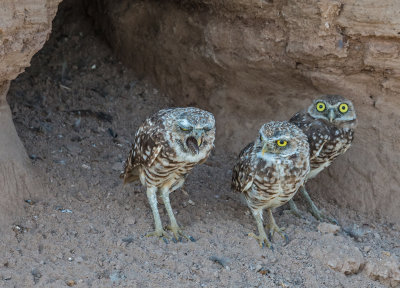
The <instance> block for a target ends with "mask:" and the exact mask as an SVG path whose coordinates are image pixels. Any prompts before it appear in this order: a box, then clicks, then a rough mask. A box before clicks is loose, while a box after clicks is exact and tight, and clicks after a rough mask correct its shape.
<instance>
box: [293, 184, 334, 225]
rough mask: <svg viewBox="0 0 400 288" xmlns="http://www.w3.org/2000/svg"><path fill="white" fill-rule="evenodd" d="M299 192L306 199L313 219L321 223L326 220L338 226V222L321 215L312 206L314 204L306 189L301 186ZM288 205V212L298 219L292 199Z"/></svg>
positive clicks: (314, 206)
mask: <svg viewBox="0 0 400 288" xmlns="http://www.w3.org/2000/svg"><path fill="white" fill-rule="evenodd" d="M299 191H300V192H301V194H302V195H303V196H304V198H305V199H306V201H307V203H308V204H309V205H310V209H311V211H310V212H311V214H312V215H313V216H314V218H315V219H317V220H318V221H323V220H324V219H326V220H328V221H329V222H331V223H333V224H336V225H338V222H337V221H336V220H335V219H334V218H331V217H329V216H327V215H325V214H324V213H322V212H321V211H320V210H319V209H318V207H317V206H316V205H315V204H314V202H313V201H312V200H311V197H310V195H309V194H308V192H307V190H306V188H305V187H304V185H303V186H301V187H300V188H299ZM289 205H290V211H291V212H292V213H293V214H294V215H296V216H298V217H300V218H301V217H302V216H301V213H300V210H299V209H298V208H297V206H296V204H295V203H294V201H293V199H291V200H290V201H289Z"/></svg>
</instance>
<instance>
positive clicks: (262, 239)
mask: <svg viewBox="0 0 400 288" xmlns="http://www.w3.org/2000/svg"><path fill="white" fill-rule="evenodd" d="M247 236H249V237H252V238H254V239H256V240H257V242H258V244H259V245H260V247H261V248H264V247H265V246H267V247H268V248H271V249H272V245H271V242H269V241H268V238H267V235H265V233H264V235H259V236H257V235H256V234H254V233H248V234H247Z"/></svg>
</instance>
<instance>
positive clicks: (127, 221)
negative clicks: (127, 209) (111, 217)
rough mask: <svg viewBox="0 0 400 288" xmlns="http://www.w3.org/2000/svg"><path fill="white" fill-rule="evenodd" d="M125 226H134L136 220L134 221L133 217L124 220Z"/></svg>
mask: <svg viewBox="0 0 400 288" xmlns="http://www.w3.org/2000/svg"><path fill="white" fill-rule="evenodd" d="M124 222H125V223H126V224H128V225H133V224H135V223H136V219H135V217H133V216H129V217H126V218H125V221H124Z"/></svg>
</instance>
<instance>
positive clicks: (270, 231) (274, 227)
mask: <svg viewBox="0 0 400 288" xmlns="http://www.w3.org/2000/svg"><path fill="white" fill-rule="evenodd" d="M265 229H266V230H268V239H269V240H270V241H272V237H274V234H275V232H276V233H278V234H279V235H281V237H282V238H283V240H284V241H285V243H286V244H288V243H289V237H288V236H287V235H286V233H285V232H283V231H284V230H285V228H280V227H279V226H278V225H276V224H275V223H274V224H273V225H270V224H268V225H265Z"/></svg>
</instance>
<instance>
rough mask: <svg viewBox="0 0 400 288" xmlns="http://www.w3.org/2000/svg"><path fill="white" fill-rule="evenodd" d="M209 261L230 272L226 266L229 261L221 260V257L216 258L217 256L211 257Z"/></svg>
mask: <svg viewBox="0 0 400 288" xmlns="http://www.w3.org/2000/svg"><path fill="white" fill-rule="evenodd" d="M208 259H210V260H211V261H213V262H215V263H218V264H219V265H221V266H222V267H224V268H225V269H226V270H228V271H229V270H231V268H230V267H229V266H228V263H229V262H230V260H229V259H227V258H221V257H217V256H211V257H210V258H208Z"/></svg>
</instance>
